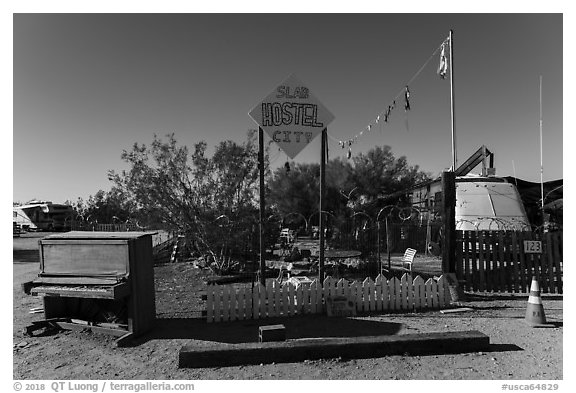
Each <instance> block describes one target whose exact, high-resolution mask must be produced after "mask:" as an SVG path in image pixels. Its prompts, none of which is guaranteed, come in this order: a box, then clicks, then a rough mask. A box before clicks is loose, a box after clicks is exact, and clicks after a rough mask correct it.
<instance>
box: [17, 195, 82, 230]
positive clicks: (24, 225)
mask: <svg viewBox="0 0 576 393" xmlns="http://www.w3.org/2000/svg"><path fill="white" fill-rule="evenodd" d="M12 210H13V211H12V215H13V217H12V221H13V222H15V223H16V224H17V225H19V226H20V228H21V229H22V230H23V231H65V230H70V224H71V219H72V213H73V209H72V206H70V205H66V204H59V203H52V202H50V201H31V202H28V203H27V204H25V205H20V206H14V207H13V209H12Z"/></svg>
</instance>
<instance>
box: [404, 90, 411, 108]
mask: <svg viewBox="0 0 576 393" xmlns="http://www.w3.org/2000/svg"><path fill="white" fill-rule="evenodd" d="M404 110H405V111H409V110H410V90H408V86H406V90H404Z"/></svg>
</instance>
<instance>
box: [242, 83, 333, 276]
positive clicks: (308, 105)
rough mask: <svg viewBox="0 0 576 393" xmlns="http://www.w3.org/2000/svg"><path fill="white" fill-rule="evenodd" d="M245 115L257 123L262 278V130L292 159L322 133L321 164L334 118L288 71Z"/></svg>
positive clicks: (321, 245)
mask: <svg viewBox="0 0 576 393" xmlns="http://www.w3.org/2000/svg"><path fill="white" fill-rule="evenodd" d="M248 115H249V116H250V117H251V118H252V119H253V120H254V121H255V122H256V123H257V124H258V125H259V126H260V130H259V136H260V137H259V138H258V139H259V143H260V150H259V152H261V153H260V155H259V161H260V282H261V283H262V284H264V283H265V281H264V270H265V267H266V264H265V252H264V251H265V250H264V245H263V244H264V209H265V206H266V205H265V203H264V200H265V199H264V192H265V191H264V154H263V150H264V141H263V131H265V132H266V133H267V134H268V136H269V137H270V138H272V140H273V141H274V142H276V143H277V144H278V146H279V147H280V149H282V150H283V151H284V152H285V153H286V155H287V156H288V157H290V158H292V159H294V157H296V155H298V153H300V152H301V151H302V150H303V149H304V148H305V147H306V146H308V144H309V143H310V142H311V141H312V140H313V139H314V138H316V137H317V136H318V135H320V134H323V137H322V147H321V149H322V152H321V155H320V160H321V164H320V165H321V167H322V168H324V166H325V150H326V149H325V145H326V127H327V125H328V124H329V123H330V122H331V121H332V120H334V115H332V113H330V111H329V110H328V109H326V107H324V105H322V103H321V102H320V101H318V99H317V98H316V97H314V95H313V94H312V93H311V92H310V89H309V88H308V87H307V85H306V84H304V83H302V82H301V81H300V80H299V79H298V78H296V76H294V75H290V76H289V77H288V79H286V80H285V81H284V82H282V83H281V84H280V85H279V86H278V87H276V89H274V91H272V93H270V94H269V95H268V96H266V98H264V100H263V101H262V102H261V103H259V104H258V105H256V106H255V107H254V108H253V109H252V110H251V111H250V112H249V113H248ZM323 181H324V174H323V173H321V175H320V206H319V207H320V225H319V226H320V272H319V274H320V277H322V276H323V274H324V258H323V256H324V230H323V229H324V225H323V223H322V207H323V203H324V202H323V199H324V196H323V192H324V186H323Z"/></svg>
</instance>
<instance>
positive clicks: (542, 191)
mask: <svg viewBox="0 0 576 393" xmlns="http://www.w3.org/2000/svg"><path fill="white" fill-rule="evenodd" d="M540 194H541V198H542V202H541V208H542V223H544V163H543V160H542V75H540Z"/></svg>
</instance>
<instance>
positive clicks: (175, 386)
mask: <svg viewBox="0 0 576 393" xmlns="http://www.w3.org/2000/svg"><path fill="white" fill-rule="evenodd" d="M13 388H14V391H15V392H20V391H23V392H31V391H34V392H45V391H48V392H50V391H51V392H55V393H60V392H94V393H96V392H156V391H179V392H192V391H194V384H193V383H189V382H188V383H183V382H165V381H162V382H153V381H147V382H130V381H122V382H116V381H99V382H92V381H86V382H82V381H53V382H50V381H43V382H14V384H13Z"/></svg>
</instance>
